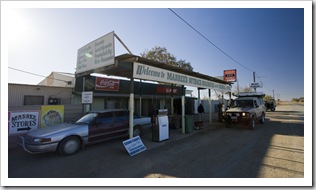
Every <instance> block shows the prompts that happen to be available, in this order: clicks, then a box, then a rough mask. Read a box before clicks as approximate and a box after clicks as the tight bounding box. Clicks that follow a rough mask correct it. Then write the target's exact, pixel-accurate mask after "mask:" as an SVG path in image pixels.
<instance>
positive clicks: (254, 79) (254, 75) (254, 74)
mask: <svg viewBox="0 0 316 190" xmlns="http://www.w3.org/2000/svg"><path fill="white" fill-rule="evenodd" d="M253 82H254V83H255V82H256V72H253ZM254 90H255V92H257V88H254Z"/></svg>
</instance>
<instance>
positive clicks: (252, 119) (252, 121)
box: [248, 117, 256, 130]
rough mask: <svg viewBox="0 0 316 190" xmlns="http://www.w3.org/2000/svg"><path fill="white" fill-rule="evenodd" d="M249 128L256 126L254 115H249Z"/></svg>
mask: <svg viewBox="0 0 316 190" xmlns="http://www.w3.org/2000/svg"><path fill="white" fill-rule="evenodd" d="M248 126H249V129H251V130H253V129H255V127H256V120H255V118H254V117H251V118H250V120H249V123H248Z"/></svg>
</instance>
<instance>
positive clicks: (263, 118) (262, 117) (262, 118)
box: [260, 113, 266, 124]
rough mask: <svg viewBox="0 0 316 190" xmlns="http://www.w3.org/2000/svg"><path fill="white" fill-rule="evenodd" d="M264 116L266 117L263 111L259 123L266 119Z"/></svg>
mask: <svg viewBox="0 0 316 190" xmlns="http://www.w3.org/2000/svg"><path fill="white" fill-rule="evenodd" d="M265 117H266V116H265V114H264V113H263V114H262V116H261V119H260V123H261V124H264V121H265V119H266V118H265Z"/></svg>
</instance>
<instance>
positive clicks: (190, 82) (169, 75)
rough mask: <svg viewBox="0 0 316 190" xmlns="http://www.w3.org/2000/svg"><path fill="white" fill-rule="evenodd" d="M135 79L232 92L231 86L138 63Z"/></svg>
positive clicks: (135, 68)
mask: <svg viewBox="0 0 316 190" xmlns="http://www.w3.org/2000/svg"><path fill="white" fill-rule="evenodd" d="M133 77H134V78H139V79H145V80H151V81H159V82H166V83H172V84H179V85H187V86H194V87H199V88H207V89H214V90H219V91H223V92H228V91H231V87H230V86H229V85H224V84H220V83H216V82H211V81H208V80H204V79H200V78H197V77H192V76H188V75H185V74H181V73H176V72H172V71H168V70H165V69H160V68H157V67H153V66H148V65H144V64H141V63H137V62H135V63H134V69H133Z"/></svg>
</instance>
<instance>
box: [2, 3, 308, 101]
mask: <svg viewBox="0 0 316 190" xmlns="http://www.w3.org/2000/svg"><path fill="white" fill-rule="evenodd" d="M265 3H266V4H264V5H262V4H252V3H247V2H246V3H245V2H243V3H240V4H236V5H235V6H234V4H233V5H231V4H230V6H229V7H227V4H219V5H217V4H215V6H214V4H212V3H211V2H209V3H206V2H204V3H200V4H199V3H197V4H192V2H191V4H190V3H184V5H181V6H182V7H185V8H177V7H179V4H174V5H169V6H170V7H171V8H172V10H173V11H174V12H176V13H177V14H178V15H179V16H181V18H182V19H184V20H185V21H186V22H187V23H189V24H190V25H191V26H192V27H194V29H196V30H197V31H198V32H199V33H200V34H202V35H203V36H204V37H206V38H207V39H208V40H209V41H208V40H206V39H205V38H203V37H201V35H200V34H198V33H197V32H196V31H194V30H193V29H192V28H191V27H189V26H188V25H187V24H186V23H185V22H183V21H182V20H181V19H180V18H179V17H177V16H176V15H175V14H174V13H173V12H172V11H170V10H169V9H168V8H170V7H168V5H165V4H163V5H162V6H161V5H160V4H159V5H158V7H159V6H161V8H150V7H152V5H149V6H147V7H149V8H146V5H147V4H145V5H143V4H136V5H135V4H132V5H131V7H134V8H120V6H122V5H118V4H114V5H111V4H107V3H106V2H103V3H102V4H101V5H100V7H102V8H93V7H96V6H94V5H93V4H92V5H91V4H88V6H80V5H79V7H92V8H77V7H78V5H76V4H70V5H69V4H67V5H66V6H65V7H63V6H64V5H63V4H61V5H60V4H59V5H58V6H56V5H55V4H54V5H53V6H51V5H46V4H44V5H42V4H41V5H37V4H36V3H35V4H27V5H24V6H23V5H16V4H15V5H13V6H11V7H13V9H7V10H8V15H9V17H5V18H4V19H9V20H10V21H9V22H8V25H7V26H8V27H6V29H7V32H8V33H7V37H8V41H7V43H8V46H7V47H8V49H7V51H8V58H7V65H3V64H1V67H2V68H1V70H2V71H3V72H7V73H8V75H7V78H8V79H7V80H8V83H21V84H38V83H39V82H40V81H42V80H43V79H44V77H43V76H48V75H49V74H50V73H51V72H53V71H56V72H66V73H75V71H76V69H75V68H76V61H77V51H78V49H79V48H81V47H83V46H84V45H86V44H88V43H89V42H91V41H93V40H95V39H97V38H99V37H101V36H103V35H105V34H107V33H110V32H112V31H114V32H115V34H117V35H118V36H119V37H120V38H121V39H122V41H123V42H124V43H125V45H126V46H127V47H128V48H129V49H130V50H131V52H132V53H133V54H134V55H140V54H141V53H143V52H144V51H146V50H151V49H152V48H153V47H155V46H160V47H165V48H167V50H168V51H169V52H170V53H172V54H173V55H175V56H176V57H177V59H184V60H185V61H187V62H190V63H191V65H192V66H193V68H194V71H195V72H200V73H202V74H205V75H209V76H215V77H216V76H223V71H224V70H229V69H236V70H237V82H235V83H234V84H233V86H232V90H233V91H236V90H237V84H238V85H239V87H240V88H246V87H248V86H249V84H250V83H251V82H254V78H253V73H254V72H255V80H256V82H262V84H263V87H262V88H258V89H257V91H261V92H264V93H266V94H267V95H271V96H273V95H274V96H275V98H276V99H281V100H291V99H292V98H299V97H304V65H305V71H306V70H307V71H308V72H311V65H310V62H309V61H311V60H312V59H311V56H309V57H307V59H306V57H305V59H304V52H305V53H306V49H307V48H306V47H308V48H311V43H310V46H308V45H309V44H307V43H306V42H308V39H309V41H311V32H308V31H307V30H310V31H311V24H312V23H311V20H310V21H309V22H306V23H307V25H304V6H300V4H301V3H300V2H299V3H297V4H293V5H292V4H291V3H290V2H284V3H283V4H282V3H281V4H280V2H279V3H273V2H270V1H267V2H265ZM305 3H306V2H305ZM187 4H188V5H187ZM267 5H268V6H267ZM310 5H311V3H310ZM97 6H98V7H99V5H97ZM111 6H112V7H113V6H114V7H118V8H107V7H111ZM216 6H217V7H216ZM72 7H75V8H72ZM137 7H141V8H137ZM144 7H145V8H144ZM191 7H196V8H191ZM201 7H203V8H201ZM205 7H207V8H205ZM213 7H216V8H213ZM218 7H220V8H218ZM243 7H246V8H243ZM262 7H272V8H262ZM275 7H279V8H275ZM280 7H288V8H280ZM302 7H303V8H302ZM305 8H306V7H305ZM309 9H310V10H309V11H311V7H310V8H309ZM305 13H306V10H305ZM305 19H306V16H305ZM309 24H310V26H309ZM304 26H305V27H306V28H305V34H310V36H307V37H308V38H306V39H305V40H307V41H305V43H304ZM1 28H3V27H1ZM1 30H2V29H1ZM210 42H211V43H210ZM213 44H214V45H216V47H215V46H214V45H213ZM115 48H116V49H115V55H116V56H118V55H121V54H125V53H128V52H127V50H126V49H124V48H123V46H122V45H121V44H120V43H119V42H118V41H115ZM218 48H219V49H220V50H221V51H220V50H219V49H218ZM304 50H305V51H304ZM308 50H309V49H308ZM223 52H224V53H223ZM227 55H228V56H227ZM309 55H311V54H309ZM305 56H306V54H305ZM304 61H305V62H304ZM306 67H307V68H306ZM308 68H309V69H308ZM22 71H23V72H22ZM188 89H191V88H188ZM192 89H193V88H192ZM194 89H195V88H194ZM204 93H205V94H204V96H206V93H207V92H204ZM195 95H196V94H195ZM202 97H203V93H202Z"/></svg>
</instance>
